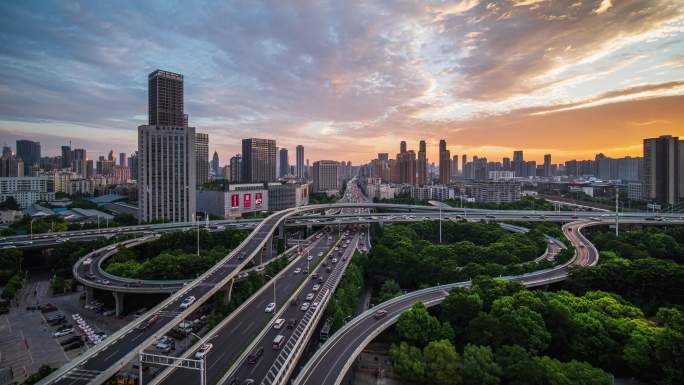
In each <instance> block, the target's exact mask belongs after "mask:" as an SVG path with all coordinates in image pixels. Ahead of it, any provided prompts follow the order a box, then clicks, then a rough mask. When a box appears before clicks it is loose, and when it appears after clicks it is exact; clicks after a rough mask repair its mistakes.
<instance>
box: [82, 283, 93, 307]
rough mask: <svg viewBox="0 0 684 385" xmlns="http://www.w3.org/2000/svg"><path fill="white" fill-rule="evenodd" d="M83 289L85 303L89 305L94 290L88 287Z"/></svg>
mask: <svg viewBox="0 0 684 385" xmlns="http://www.w3.org/2000/svg"><path fill="white" fill-rule="evenodd" d="M84 288H85V302H86V304H88V303H91V302H92V301H93V300H94V299H95V289H93V288H92V287H89V286H84Z"/></svg>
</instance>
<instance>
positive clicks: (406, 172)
mask: <svg viewBox="0 0 684 385" xmlns="http://www.w3.org/2000/svg"><path fill="white" fill-rule="evenodd" d="M397 163H398V166H399V183H404V184H410V185H415V184H416V153H415V152H414V151H413V150H410V151H404V152H403V153H401V154H397Z"/></svg>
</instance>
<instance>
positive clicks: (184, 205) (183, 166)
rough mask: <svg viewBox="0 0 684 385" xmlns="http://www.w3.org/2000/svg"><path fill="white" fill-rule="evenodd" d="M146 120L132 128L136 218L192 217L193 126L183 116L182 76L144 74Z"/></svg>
mask: <svg viewBox="0 0 684 385" xmlns="http://www.w3.org/2000/svg"><path fill="white" fill-rule="evenodd" d="M148 86H149V95H148V96H149V98H148V100H149V106H148V109H149V115H150V116H149V122H150V124H149V125H145V126H139V127H138V156H137V158H138V191H139V193H138V212H139V215H138V219H139V220H140V221H145V222H149V221H152V220H169V221H172V222H187V221H190V220H191V219H192V218H194V216H195V207H196V204H197V203H196V201H195V199H196V198H195V191H196V185H197V178H196V175H195V174H196V172H197V168H196V164H195V161H196V155H195V128H194V127H188V126H187V121H186V119H185V116H184V115H183V75H179V74H173V73H171V72H166V71H161V70H157V71H154V72H152V73H151V74H150V75H149V76H148Z"/></svg>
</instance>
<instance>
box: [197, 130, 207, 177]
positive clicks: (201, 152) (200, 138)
mask: <svg viewBox="0 0 684 385" xmlns="http://www.w3.org/2000/svg"><path fill="white" fill-rule="evenodd" d="M195 156H196V157H197V158H196V160H195V167H196V168H197V170H196V178H197V180H196V182H197V184H205V183H207V181H208V180H209V134H204V133H201V132H197V133H195Z"/></svg>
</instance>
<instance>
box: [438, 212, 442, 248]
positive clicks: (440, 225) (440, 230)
mask: <svg viewBox="0 0 684 385" xmlns="http://www.w3.org/2000/svg"><path fill="white" fill-rule="evenodd" d="M439 243H442V205H441V202H440V205H439Z"/></svg>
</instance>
